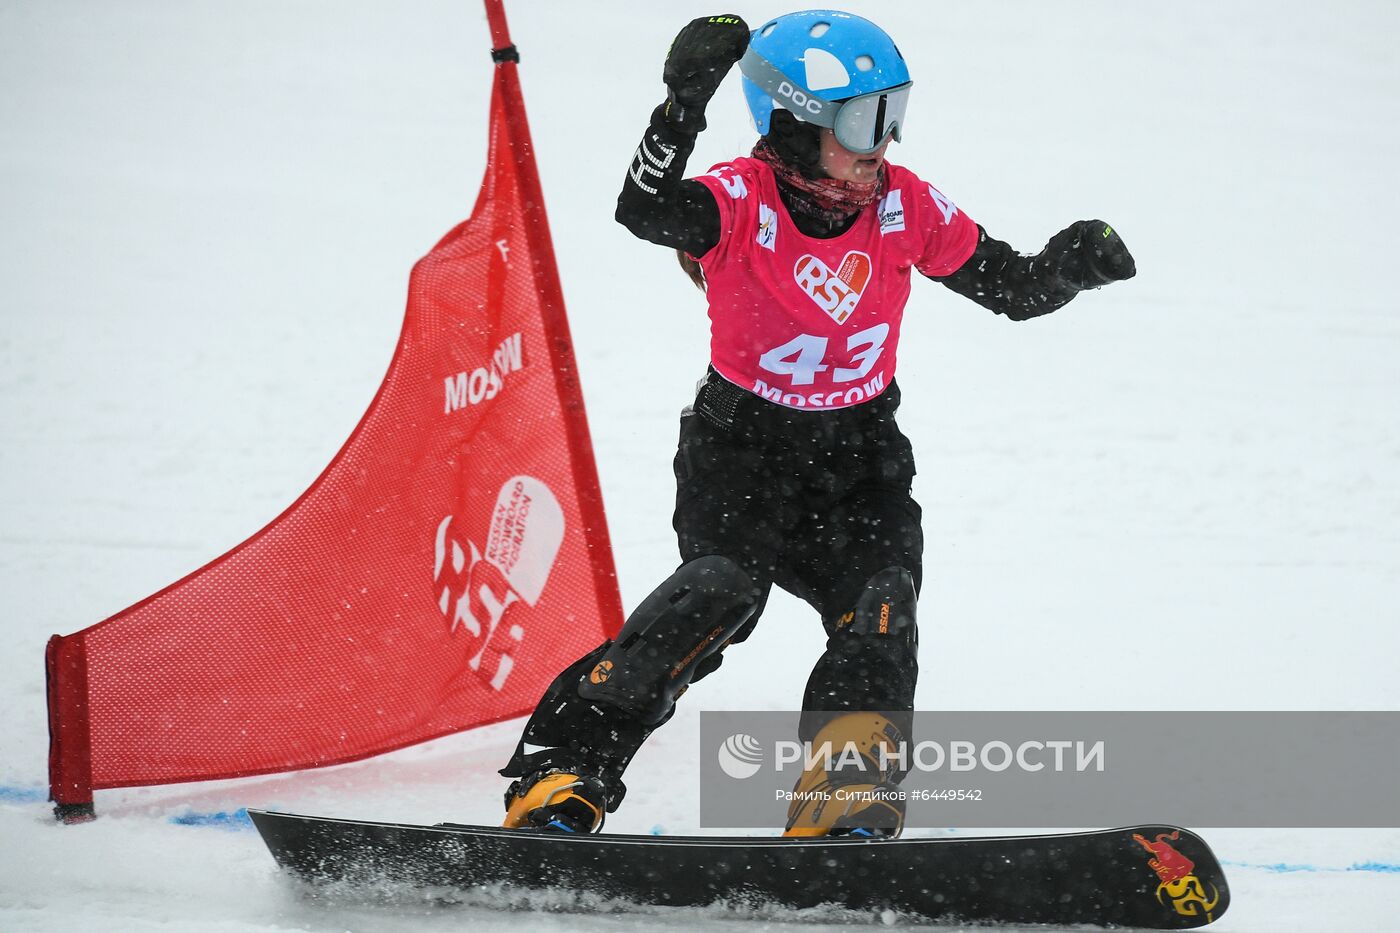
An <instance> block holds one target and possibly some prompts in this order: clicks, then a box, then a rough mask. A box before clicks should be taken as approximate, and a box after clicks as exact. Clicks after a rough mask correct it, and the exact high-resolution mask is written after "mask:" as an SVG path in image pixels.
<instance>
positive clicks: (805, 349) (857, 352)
mask: <svg viewBox="0 0 1400 933" xmlns="http://www.w3.org/2000/svg"><path fill="white" fill-rule="evenodd" d="M889 334H890V325H888V324H876V325H875V326H874V327H868V328H866V329H865V330H863V331H860V332H858V333H854V334H851V336H849V337H847V338H846V354H847V360H846V365H845V366H837V367H836V368H835V369H834V370H832V373H831V381H832V382H856V381H857V380H860V379H864V378H865V377H866V376H867V375H868V374H869V373H870V370H872V369H874V368H875V361H876V360H878V359H879V358H880V354H881V353H884V352H885V338H886V337H888V336H889ZM827 343H828V340H827V338H826V337H818V336H815V335H814V334H798V335H797V336H796V337H794V338H792V339H791V340H789V341H788V342H787V343H785V344H782V345H781V346H777V347H774V348H773V349H771V350H769V351H768V352H767V353H765V354H763V355H762V356H760V357H759V358H758V365H760V366H762V367H763V368H764V369H766V370H768V371H769V372H770V373H774V374H776V375H779V376H787V377H788V378H789V379H791V380H792V384H793V385H795V386H809V385H811V384H812V383H813V382H815V381H816V379H817V374H818V373H824V372H826V371H827V370H828V369H831V366H830V365H829V364H828V363H827V362H826V350H827Z"/></svg>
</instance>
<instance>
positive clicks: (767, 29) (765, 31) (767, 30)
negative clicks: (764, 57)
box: [758, 20, 778, 39]
mask: <svg viewBox="0 0 1400 933" xmlns="http://www.w3.org/2000/svg"><path fill="white" fill-rule="evenodd" d="M777 28H778V21H777V20H773V22H771V23H769V24H768V25H767V26H764V27H763V28H762V29H760V30H759V32H758V34H759V35H760V36H762V37H763V38H765V39H767V38H768V37H769V36H771V35H772V34H773V30H774V29H777Z"/></svg>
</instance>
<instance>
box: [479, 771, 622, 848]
mask: <svg viewBox="0 0 1400 933" xmlns="http://www.w3.org/2000/svg"><path fill="white" fill-rule="evenodd" d="M606 809H607V792H606V790H605V789H604V787H603V782H602V781H600V780H598V779H597V778H595V777H592V776H590V775H586V774H577V773H575V772H572V771H539V772H536V773H535V774H532V775H528V776H526V777H523V778H521V779H520V780H518V781H513V782H512V783H511V785H510V787H509V788H507V789H506V818H505V821H504V822H503V823H502V824H501V825H502V826H504V827H506V828H507V829H521V828H526V827H533V828H535V829H545V830H551V831H554V832H565V833H585V834H586V833H595V832H598V831H600V830H601V829H602V828H603V814H604V811H605V810H606Z"/></svg>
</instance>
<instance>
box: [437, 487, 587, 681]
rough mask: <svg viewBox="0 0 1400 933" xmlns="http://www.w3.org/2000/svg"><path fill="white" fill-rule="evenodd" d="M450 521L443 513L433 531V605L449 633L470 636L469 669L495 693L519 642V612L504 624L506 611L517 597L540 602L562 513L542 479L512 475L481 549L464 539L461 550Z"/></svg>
mask: <svg viewBox="0 0 1400 933" xmlns="http://www.w3.org/2000/svg"><path fill="white" fill-rule="evenodd" d="M452 520H453V517H452V516H451V515H449V516H447V517H446V518H444V519H443V520H442V521H441V522H440V523H439V524H438V528H437V541H436V545H435V547H434V554H435V567H434V570H433V579H434V580H436V581H437V582H438V584H439V586H440V587H441V589H440V593H439V597H438V608H439V609H440V610H441V611H442V614H443V615H444V616H446V617H447V618H448V620H450V622H451V625H450V626H449V629H448V631H449V632H451V633H453V634H455V633H456V632H457V631H458V630H459V629H460V630H462V631H465V632H466V634H467V636H468V637H469V641H468V645H467V652H468V654H469V655H470V657H469V659H468V662H467V664H468V666H469V667H470V668H471V669H472V670H473V671H476V672H477V673H478V674H479V675H480V676H481V677H482V678H483V679H484V680H486V682H487V683H488V684H490V686H491V689H493V690H500V689H502V688H503V687H504V686H505V682H506V678H507V677H509V676H510V672H511V668H512V667H514V666H515V654H516V652H518V650H519V648H520V646H521V644H522V643H523V642H524V639H525V629H524V627H523V626H522V625H521V624H520V621H519V614H518V613H512V614H511V621H510V624H508V625H507V624H505V615H506V610H507V609H509V608H510V607H511V606H512V605H514V604H515V603H517V602H524V603H525V605H526V606H534V605H535V603H537V602H539V598H540V594H541V593H543V592H544V588H545V584H546V583H547V582H548V580H549V572H550V571H551V570H552V569H553V568H554V561H555V559H556V558H557V557H558V556H559V547H560V545H561V544H562V543H563V540H564V512H563V509H561V508H560V506H559V500H558V499H556V498H555V497H554V494H553V493H552V492H550V490H549V487H548V486H546V485H545V484H544V483H543V482H541V481H540V480H538V479H536V478H534V477H533V476H515V477H512V478H510V479H508V480H506V482H505V484H504V485H502V486H501V491H500V493H498V494H497V496H496V507H495V509H494V510H493V512H492V514H491V527H490V530H489V532H488V533H487V536H486V546H485V548H484V549H482V548H478V547H477V546H476V542H475V541H472V540H470V539H467V541H466V547H465V548H463V546H462V544H461V541H460V539H458V538H457V537H455V536H454V535H453V533H452ZM469 558H470V559H469ZM485 662H494V663H489V664H488V663H485Z"/></svg>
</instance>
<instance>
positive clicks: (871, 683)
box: [799, 567, 919, 741]
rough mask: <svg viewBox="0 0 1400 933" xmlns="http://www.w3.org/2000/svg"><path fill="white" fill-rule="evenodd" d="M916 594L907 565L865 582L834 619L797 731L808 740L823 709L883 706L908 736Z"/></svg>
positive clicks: (915, 668)
mask: <svg viewBox="0 0 1400 933" xmlns="http://www.w3.org/2000/svg"><path fill="white" fill-rule="evenodd" d="M917 600H918V595H917V593H916V592H915V589H914V577H913V575H912V574H911V573H910V572H909V571H908V570H905V569H904V568H903V567H886V568H885V569H884V570H882V571H880V572H879V573H877V574H875V576H873V577H871V578H870V580H869V581H867V583H866V585H865V589H864V590H863V591H862V592H861V594H860V596H859V597H858V598H857V599H856V604H855V607H854V608H853V609H852V610H851V611H850V612H848V613H846V614H845V615H844V616H841V617H840V618H839V619H837V620H836V624H835V631H834V632H833V633H832V635H831V638H830V639H828V640H827V644H826V652H825V653H824V654H823V655H822V656H821V658H820V659H818V661H817V664H816V666H815V667H814V668H813V669H812V676H811V677H810V678H809V679H808V681H807V691H806V694H805V695H804V697H803V702H802V708H803V710H804V713H803V716H802V721H801V723H802V724H801V726H800V727H799V732H800V734H801V738H802V739H803V740H806V741H810V740H811V738H812V737H813V736H814V735H815V734H816V732H817V730H818V729H819V728H820V727H821V725H822V724H823V723H824V722H825V721H826V720H827V719H828V718H829V717H826V716H823V715H819V714H820V713H823V712H833V711H842V710H880V711H884V712H885V713H886V714H888V715H889V716H890V717H891V719H893V720H894V721H896V723H897V725H898V726H899V728H900V729H901V730H902V731H903V732H904V733H905V734H906V735H907V734H908V733H909V731H910V729H911V728H912V725H913V723H912V716H910V715H909V713H908V711H910V710H912V709H913V708H914V686H915V683H916V682H917V681H918V677H919V629H918V623H917V620H916V610H917Z"/></svg>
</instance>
